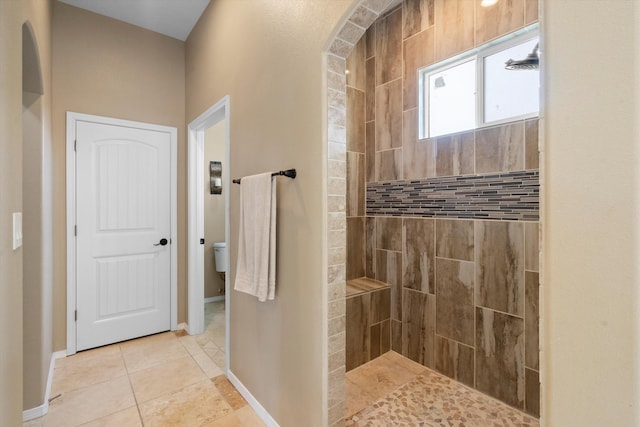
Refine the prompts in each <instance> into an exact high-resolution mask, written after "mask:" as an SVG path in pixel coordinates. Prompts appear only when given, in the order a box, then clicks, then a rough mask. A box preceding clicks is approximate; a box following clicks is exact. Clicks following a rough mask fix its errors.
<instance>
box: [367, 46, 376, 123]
mask: <svg viewBox="0 0 640 427" xmlns="http://www.w3.org/2000/svg"><path fill="white" fill-rule="evenodd" d="M366 67H367V75H366V85H365V86H366V87H365V108H364V110H365V114H364V116H365V120H366V121H371V120H375V119H376V58H375V56H374V57H371V58H369V59H367V64H366Z"/></svg>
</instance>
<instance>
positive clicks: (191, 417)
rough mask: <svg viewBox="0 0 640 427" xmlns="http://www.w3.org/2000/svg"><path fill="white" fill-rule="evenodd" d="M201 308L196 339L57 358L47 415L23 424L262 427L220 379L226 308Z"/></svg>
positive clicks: (173, 338)
mask: <svg viewBox="0 0 640 427" xmlns="http://www.w3.org/2000/svg"><path fill="white" fill-rule="evenodd" d="M205 307H206V308H205V321H206V329H205V332H204V333H203V334H201V335H195V336H190V335H187V334H186V332H185V331H184V330H179V331H175V332H165V333H161V334H156V335H151V336H148V337H143V338H139V339H136V340H132V341H126V342H122V343H118V344H113V345H109V346H105V347H101V348H97V349H93V350H88V351H84V352H80V353H77V354H75V355H73V356H69V357H66V358H63V359H58V360H57V361H56V366H55V371H54V377H53V384H52V388H51V397H52V398H54V399H53V400H52V401H51V403H50V406H49V412H48V414H47V415H46V416H44V417H41V418H37V419H35V420H32V421H30V422H27V423H25V424H24V425H25V426H29V427H40V426H80V425H83V426H85V425H86V426H110V425H117V426H118V427H128V426H168V425H181V426H211V427H214V426H225V427H259V426H263V425H264V424H263V423H262V421H261V420H260V419H259V418H258V416H257V415H256V414H255V412H254V411H253V409H251V407H250V406H249V405H248V404H247V402H246V401H245V400H244V398H242V396H241V395H240V394H239V393H238V392H237V391H236V389H235V388H234V387H233V385H232V384H231V383H230V382H229V381H228V380H227V379H226V378H225V376H224V336H225V335H224V334H225V332H224V320H225V317H224V316H225V311H224V310H225V305H224V301H220V302H214V303H209V304H206V306H205ZM56 396H59V397H56Z"/></svg>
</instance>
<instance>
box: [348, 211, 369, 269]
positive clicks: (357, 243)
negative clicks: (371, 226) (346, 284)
mask: <svg viewBox="0 0 640 427" xmlns="http://www.w3.org/2000/svg"><path fill="white" fill-rule="evenodd" d="M364 247H365V228H364V217H353V218H347V265H346V269H347V272H346V274H347V280H351V279H357V278H358V277H363V276H364V271H365V270H364V265H365V250H364Z"/></svg>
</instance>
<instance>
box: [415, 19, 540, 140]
mask: <svg viewBox="0 0 640 427" xmlns="http://www.w3.org/2000/svg"><path fill="white" fill-rule="evenodd" d="M539 35H540V34H539V25H538V24H537V23H536V24H533V25H530V26H528V27H525V28H523V29H521V30H518V31H514V32H513V33H510V34H508V35H506V36H503V37H501V38H499V39H496V40H493V41H491V42H489V43H486V44H484V45H482V46H479V47H477V48H475V49H471V50H469V51H466V52H464V53H461V54H459V55H456V56H454V57H451V58H448V59H446V60H444V61H440V62H438V63H436V64H432V65H429V66H427V67H424V68H421V69H419V70H417V73H418V137H419V139H427V138H437V137H440V136H445V135H446V134H443V135H436V136H433V137H432V136H431V135H429V134H428V131H429V123H428V117H429V110H428V108H429V101H428V100H429V85H428V84H426V83H425V82H428V81H429V77H430V76H431V75H433V74H437V73H441V72H442V71H444V70H447V69H449V68H452V67H455V66H458V65H460V64H463V63H465V62H468V61H471V60H473V59H475V61H476V97H475V102H476V126H475V127H474V128H471V129H464V130H463V129H461V130H460V131H456V132H454V133H457V132H466V131H470V130H474V129H481V128H485V127H489V126H496V125H501V124H505V123H510V122H514V121H517V120H524V119H529V118H534V117H538V115H539V114H540V113H539V111H537V112H534V113H528V114H522V115H518V116H511V117H507V118H505V119H501V120H494V121H490V122H486V121H485V120H484V116H485V114H484V104H485V103H484V92H485V91H484V60H485V58H486V57H487V56H491V55H493V54H495V53H497V52H500V51H502V50H505V49H509V48H511V47H514V46H517V45H519V44H522V43H526V42H527V41H529V40H532V39H535V38H536V37H539ZM514 59H520V58H514ZM514 72H518V71H514ZM520 72H522V71H520ZM525 72H526V71H525Z"/></svg>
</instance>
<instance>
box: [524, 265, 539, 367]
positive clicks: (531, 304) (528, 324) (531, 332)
mask: <svg viewBox="0 0 640 427" xmlns="http://www.w3.org/2000/svg"><path fill="white" fill-rule="evenodd" d="M524 282H525V296H524V299H525V312H524V320H525V322H524V336H525V344H526V347H525V350H524V355H525V366H527V367H529V368H532V369H536V370H539V369H540V365H539V362H538V361H539V352H540V348H539V347H540V344H539V343H540V338H539V337H540V334H539V322H540V315H539V313H540V303H539V302H540V299H539V286H540V282H539V278H538V273H534V272H531V271H525V278H524Z"/></svg>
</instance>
